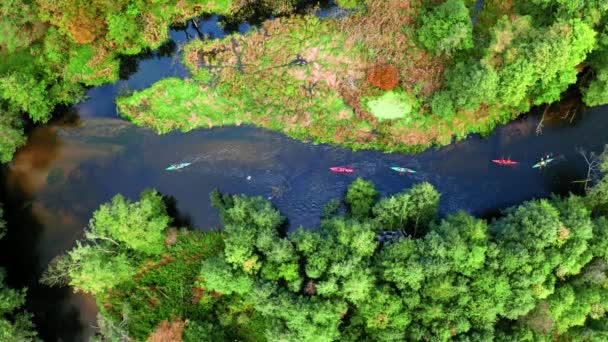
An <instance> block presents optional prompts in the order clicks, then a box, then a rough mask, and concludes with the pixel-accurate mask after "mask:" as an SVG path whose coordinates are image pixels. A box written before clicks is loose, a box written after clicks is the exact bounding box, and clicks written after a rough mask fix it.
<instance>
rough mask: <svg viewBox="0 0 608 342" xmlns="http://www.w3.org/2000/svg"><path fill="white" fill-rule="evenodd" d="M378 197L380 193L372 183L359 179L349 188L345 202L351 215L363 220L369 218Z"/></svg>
mask: <svg viewBox="0 0 608 342" xmlns="http://www.w3.org/2000/svg"><path fill="white" fill-rule="evenodd" d="M377 197H378V191H376V188H375V187H374V184H373V183H372V182H370V181H366V180H364V179H362V178H357V179H356V180H355V181H354V182H353V183H352V184H351V185H350V186H349V187H348V190H347V192H346V197H345V198H344V200H345V202H346V204H347V205H348V207H349V209H350V213H351V215H352V216H353V217H354V218H356V219H359V220H361V219H364V218H366V217H368V216H369V214H370V213H371V210H372V206H373V205H374V203H375V202H376V198H377Z"/></svg>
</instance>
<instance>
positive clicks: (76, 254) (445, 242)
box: [47, 179, 608, 341]
mask: <svg viewBox="0 0 608 342" xmlns="http://www.w3.org/2000/svg"><path fill="white" fill-rule="evenodd" d="M602 182H608V181H606V180H605V179H604V180H602V181H601V182H600V183H598V185H597V186H599V187H601V186H603V184H604V183H602ZM594 189H596V188H591V190H590V192H589V194H588V195H587V196H584V197H580V196H576V195H569V196H567V197H552V198H550V199H541V200H532V201H528V202H525V203H523V204H521V205H518V206H514V207H511V208H508V209H506V210H505V211H504V212H503V214H502V215H501V216H500V217H498V218H496V219H494V220H492V221H487V220H484V219H479V218H475V217H473V216H471V215H469V214H467V213H464V212H458V213H455V214H451V215H448V216H446V217H443V218H441V217H438V215H437V207H438V202H439V194H438V193H437V192H436V191H435V189H434V188H433V186H432V185H430V184H428V183H421V184H417V185H415V186H414V187H412V188H411V189H407V190H405V191H403V192H401V193H397V194H394V195H391V196H388V197H386V198H383V199H380V200H377V196H378V194H377V192H376V190H375V189H374V186H373V184H372V183H370V182H367V181H364V180H362V179H358V180H356V181H355V182H353V183H352V185H351V186H350V187H349V189H348V191H347V192H346V195H345V198H344V201H345V202H346V204H347V205H348V207H349V208H350V210H349V211H347V212H346V213H339V212H336V211H334V210H328V211H327V212H326V216H325V218H324V219H323V220H322V221H321V224H320V226H319V227H318V228H316V229H312V230H305V229H303V228H298V229H296V230H294V231H291V232H286V231H285V226H284V223H285V221H284V218H283V217H282V216H281V215H280V214H279V212H278V211H277V210H276V209H275V208H273V207H272V206H271V205H270V203H269V202H267V201H266V200H264V199H262V198H260V197H253V198H250V197H246V196H243V195H229V194H221V193H219V192H214V193H213V194H212V196H211V197H212V203H213V205H214V206H215V207H216V208H217V209H218V210H219V213H220V217H221V220H222V224H223V231H221V232H192V231H190V232H188V231H185V230H181V231H179V233H178V234H177V239H176V243H175V244H173V245H171V244H167V243H165V245H164V246H161V247H160V249H159V250H157V251H155V253H149V251H143V250H141V249H137V248H133V247H132V246H130V245H129V243H128V242H127V241H128V239H125V237H126V236H138V235H137V234H139V233H143V232H147V231H149V228H147V227H148V226H150V224H143V222H144V221H145V220H142V221H135V222H140V223H141V224H139V225H132V224H131V222H133V219H132V218H129V219H125V218H120V216H119V215H118V214H117V213H119V212H123V211H124V212H130V213H131V215H143V216H142V217H150V216H151V217H159V218H163V219H162V220H161V221H162V222H168V221H167V220H168V219H167V218H166V213H165V211H164V207H163V206H162V205H160V204H159V203H160V202H158V201H159V200H160V198H159V196H158V194H156V193H155V192H152V191H146V192H144V193H143V194H142V197H141V199H140V201H139V202H134V203H130V202H124V201H125V200H124V199H123V198H122V197H116V198H114V199H113V201H112V203H111V204H110V205H103V206H102V207H101V209H100V210H98V211H97V212H95V213H94V215H93V216H94V219H93V220H91V222H92V223H91V225H90V226H91V227H90V229H91V233H89V234H87V239H88V241H86V242H85V243H86V245H80V244H79V245H77V246H76V247H75V248H74V249H73V250H72V251H70V252H69V253H68V255H67V256H66V257H64V258H63V262H64V263H65V264H66V265H67V266H64V268H63V269H64V270H65V269H67V270H69V272H68V274H67V276H68V278H69V279H70V284H72V285H73V286H75V287H76V289H78V290H83V291H88V292H91V293H93V294H95V296H96V297H97V299H98V301H99V302H100V303H101V304H100V305H101V306H100V309H101V314H102V319H103V321H104V322H110V323H111V324H110V323H104V324H106V325H107V326H114V327H117V326H119V323H120V322H123V323H122V324H123V325H122V326H123V328H122V329H125V330H123V331H122V332H121V333H122V334H127V335H129V336H131V337H133V338H135V339H136V340H144V339H145V338H146V337H147V336H148V335H150V334H151V333H153V332H154V333H155V334H160V333H161V331H163V329H165V330H167V329H169V327H171V326H173V325H171V324H181V323H176V322H178V321H175V319H181V320H186V323H185V326H183V338H184V339H185V340H186V341H188V340H192V341H194V340H196V339H199V340H200V339H207V338H212V337H219V336H221V338H223V339H242V338H251V339H253V340H278V339H284V340H299V341H300V340H301V341H335V340H349V341H350V340H353V341H354V340H429V339H431V340H442V341H445V340H454V339H457V340H491V339H495V340H512V339H518V340H522V339H523V340H526V339H527V340H551V339H552V338H554V337H555V336H559V337H563V338H568V336H576V334H584V335H585V336H593V337H594V338H596V337H597V338H599V336H605V334H606V329H605V328H604V327H605V319H606V318H605V312H606V296H608V290H607V289H606V287H605V286H604V284H605V281H606V277H607V275H608V273H607V271H608V267H607V266H606V255H607V254H608V253H607V252H606V246H608V234H607V233H606V228H608V225H607V222H608V218H607V217H606V216H604V215H605V214H606V211H604V210H603V209H602V208H605V206H606V204H608V197H607V196H606V195H605V194H606V192H604V191H599V190H594ZM332 206H333V207H335V206H336V205H335V204H332ZM154 212H156V213H155V214H153V213H154ZM108 213H114V214H112V215H110V216H107V215H108ZM135 213H137V214H135ZM106 216H107V217H116V219H115V220H116V221H115V224H116V225H120V224H122V225H125V226H129V225H130V226H129V227H131V228H130V229H131V230H133V229H135V230H138V231H137V232H130V233H129V234H126V233H125V231H124V230H122V229H116V230H110V229H108V230H101V229H100V228H98V227H97V225H98V224H101V222H105V221H104V220H102V219H100V218H101V217H106ZM152 221H154V220H152ZM151 226H154V225H153V224H152V225H151ZM159 227H160V225H159ZM395 230H398V231H402V232H404V234H401V235H393V236H391V237H390V238H388V239H387V238H383V239H381V238H380V236H383V234H384V233H385V232H387V231H395ZM102 231H103V232H107V233H104V234H107V235H105V237H101V236H98V237H95V240H91V239H93V238H94V234H93V233H94V232H98V233H100V232H102ZM152 231H154V232H158V231H160V232H163V233H164V234H169V231H163V230H160V229H158V230H156V229H153V230H152ZM125 234H126V235H125ZM132 234H135V235H132ZM100 235H102V234H100ZM106 238H107V239H106ZM108 239H111V240H112V241H108ZM154 241H156V240H154ZM152 245H154V243H152ZM138 269H139V270H138ZM58 270H59V271H61V268H60V267H57V266H55V270H53V269H51V270H50V271H49V272H48V273H47V277H48V279H52V275H53V272H57V271H58ZM169 288H172V289H177V288H179V289H181V290H179V291H177V292H168V289H169ZM125 310H127V311H125ZM125 320H126V321H125ZM112 322H113V323H112ZM125 322H126V323H125ZM167 322H173V323H171V324H168V323H167ZM178 326H181V325H178ZM116 329H118V328H116ZM116 329H114V330H112V331H111V332H109V333H113V334H116V333H117V331H118V330H116ZM169 330H170V329H169Z"/></svg>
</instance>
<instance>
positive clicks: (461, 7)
mask: <svg viewBox="0 0 608 342" xmlns="http://www.w3.org/2000/svg"><path fill="white" fill-rule="evenodd" d="M472 31H473V28H472V25H471V18H470V16H469V11H468V9H467V7H466V6H465V4H464V2H463V1H461V0H448V1H446V2H444V3H442V4H440V5H439V6H437V7H435V8H433V10H432V11H430V12H428V13H425V14H424V15H422V16H421V18H420V28H419V29H418V30H417V32H418V40H419V41H420V43H421V44H422V45H423V46H424V47H425V48H426V49H427V50H429V51H431V52H434V53H436V54H440V53H444V52H446V53H451V52H453V51H457V50H463V49H469V48H471V47H473V35H472Z"/></svg>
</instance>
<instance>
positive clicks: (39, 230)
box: [0, 17, 608, 341]
mask: <svg viewBox="0 0 608 342" xmlns="http://www.w3.org/2000/svg"><path fill="white" fill-rule="evenodd" d="M199 28H200V31H201V33H202V34H206V35H208V36H209V37H210V38H214V37H221V36H222V35H223V34H224V32H223V30H222V29H221V28H220V27H218V25H217V18H215V17H211V18H210V19H208V20H206V21H201V23H200V25H199ZM246 29H247V25H242V26H240V27H239V30H242V31H244V30H246ZM197 34H198V33H197V32H195V31H194V30H193V28H192V27H189V28H188V29H186V30H182V31H172V32H171V36H172V38H173V43H170V44H167V45H166V46H164V48H163V49H161V50H159V51H157V52H154V53H150V54H148V55H145V56H140V57H138V58H137V59H133V60H130V61H128V63H126V65H128V68H126V70H124V75H123V76H124V78H125V79H124V80H121V81H119V82H118V83H116V84H113V85H106V86H102V87H97V88H93V89H90V90H89V91H88V96H89V98H88V100H87V101H85V102H83V103H81V104H79V105H76V106H73V107H71V108H69V109H66V110H65V112H64V113H60V114H59V115H57V119H55V120H54V121H53V122H51V123H50V124H48V125H46V126H44V127H39V128H36V129H34V130H33V131H32V132H31V134H30V137H29V140H28V143H27V145H26V146H25V147H23V148H22V149H20V150H19V151H18V153H17V154H16V156H15V159H14V160H13V162H11V163H10V164H8V165H6V166H4V167H3V168H2V171H1V176H0V181H1V182H0V185H1V186H0V189H2V190H1V192H0V201H2V202H4V203H5V211H6V213H7V215H6V220H7V222H8V224H9V233H8V235H7V236H6V237H5V239H3V240H2V241H1V242H0V246H1V249H0V251H1V252H0V264H1V265H3V266H4V267H6V268H7V271H8V274H9V278H8V281H9V284H10V285H11V286H15V287H22V286H28V287H29V288H30V290H29V293H28V301H27V308H28V310H30V311H31V312H32V313H33V314H34V315H35V319H34V321H35V323H36V325H37V326H38V329H39V330H40V332H41V336H42V337H43V338H44V340H45V341H58V340H61V341H83V340H86V338H87V336H90V334H91V333H92V332H93V331H94V327H93V325H94V322H95V314H96V308H95V303H94V301H93V299H92V298H91V297H89V296H85V295H80V294H73V293H72V291H71V289H69V288H60V289H51V288H48V287H45V286H41V285H39V284H38V283H37V280H38V278H39V277H40V274H41V272H42V271H43V270H44V268H45V267H46V266H47V264H48V263H49V261H50V260H51V259H52V258H54V257H55V256H56V255H59V254H61V253H62V252H64V251H65V250H67V249H69V248H71V247H72V246H73V245H74V242H75V240H76V239H78V238H80V237H81V236H82V230H83V227H85V226H86V224H87V222H88V220H89V219H90V217H91V213H92V211H93V210H95V209H96V208H97V207H98V206H99V205H100V204H102V203H104V202H106V201H108V200H109V199H110V198H111V197H112V196H113V195H115V194H117V193H121V194H123V195H125V196H126V197H128V198H131V199H136V198H137V197H138V195H139V193H140V192H141V191H142V190H144V189H145V188H155V189H157V190H158V191H160V192H161V193H162V194H164V195H168V196H172V197H173V198H174V199H175V206H176V209H177V212H178V215H179V219H180V222H181V223H182V224H184V225H190V226H191V227H195V228H196V229H212V228H217V227H218V217H217V213H216V212H215V210H213V208H212V207H211V205H210V201H209V196H208V194H209V192H210V191H211V190H213V189H214V188H219V189H220V190H222V191H227V192H232V193H244V194H247V195H252V196H263V197H265V198H269V199H270V200H271V201H272V203H273V204H274V205H275V206H276V207H277V208H278V209H279V210H280V211H281V212H282V213H283V214H284V215H285V216H286V217H287V218H288V219H289V223H290V226H291V227H292V228H295V227H298V226H300V225H302V226H304V227H305V228H313V227H314V226H315V225H316V224H317V223H318V222H319V213H320V211H321V209H322V208H323V205H324V204H325V203H326V202H327V201H328V200H330V199H331V198H334V197H338V196H341V195H342V194H343V193H344V191H345V189H346V187H347V185H348V184H349V183H350V182H352V181H353V180H354V179H355V178H356V177H363V178H366V179H369V180H372V181H374V182H375V183H376V185H377V188H378V190H379V191H381V192H382V193H383V194H384V195H388V194H392V193H396V192H399V191H401V190H403V189H406V188H408V187H410V186H411V185H412V184H414V183H416V182H421V181H428V182H430V183H432V184H433V185H434V186H435V187H436V188H437V189H438V190H439V191H440V192H441V193H442V197H441V202H440V210H441V213H442V214H447V213H452V212H455V211H458V210H465V211H467V212H470V213H474V214H478V215H484V216H491V215H493V214H495V213H496V211H497V210H498V209H500V208H504V207H506V206H509V205H511V204H515V203H519V202H521V201H524V200H528V199H532V198H537V197H547V196H549V195H550V194H551V193H559V194H564V193H567V192H568V191H580V190H581V189H580V184H578V183H573V181H576V180H579V179H581V178H582V177H584V175H585V173H586V164H585V163H584V161H583V159H582V158H581V157H580V155H579V154H578V152H577V150H576V149H577V148H584V149H586V150H590V151H600V150H601V148H602V146H603V145H604V144H605V143H606V138H605V136H606V135H605V132H606V129H608V107H607V106H605V107H598V108H592V109H589V110H587V111H584V112H581V113H578V114H577V115H576V117H575V119H574V120H573V121H572V122H570V120H568V119H565V120H564V119H560V118H559V117H558V116H555V115H554V116H553V119H550V118H549V119H547V120H546V123H545V127H544V129H543V133H542V134H540V135H537V134H536V133H535V129H536V126H537V124H538V122H539V120H540V115H539V114H540V113H536V114H535V113H531V114H528V115H525V116H523V117H522V118H520V119H518V120H516V121H514V122H512V123H510V124H508V125H505V126H501V127H499V128H498V129H496V130H495V131H494V133H493V134H492V135H491V136H489V137H487V138H481V137H478V136H471V137H469V138H467V139H466V140H464V141H461V142H457V143H454V144H451V145H450V146H447V147H444V148H441V149H439V150H428V151H426V152H423V153H421V154H417V155H413V156H410V155H404V154H385V153H380V152H375V151H359V152H352V151H350V150H346V149H342V148H337V147H333V146H327V145H313V144H309V143H303V142H300V141H296V140H293V139H290V138H288V137H286V136H283V135H281V134H279V133H275V132H270V131H265V130H260V129H256V128H254V127H227V128H213V129H200V130H195V131H192V132H189V133H186V134H184V133H178V132H176V133H171V134H166V135H156V134H155V133H153V132H152V131H151V130H149V129H145V128H138V127H135V126H133V125H131V124H130V123H128V122H126V121H124V120H122V119H121V118H120V117H118V116H117V114H116V108H115V104H114V98H115V97H116V96H117V95H118V94H120V93H121V92H122V91H124V90H125V89H143V88H146V87H148V86H150V85H151V84H152V83H154V82H155V81H157V80H159V79H161V78H164V77H167V76H179V77H187V76H188V72H187V71H186V70H185V69H184V67H183V66H182V64H181V62H180V61H179V58H178V57H177V56H178V52H177V51H178V46H179V45H181V44H183V43H184V42H185V41H186V40H188V39H191V38H192V37H193V36H195V35H197ZM555 107H556V108H557V106H555ZM549 117H551V116H549ZM547 153H553V154H554V155H555V156H556V157H557V161H556V162H555V163H554V164H552V165H551V166H550V167H548V168H546V169H544V170H540V171H539V170H537V169H532V168H531V166H532V164H534V163H535V162H537V161H538V160H539V158H540V157H541V156H543V155H545V154H547ZM501 157H504V158H507V157H510V158H512V159H514V160H517V161H519V162H520V163H521V164H520V165H518V166H515V167H501V166H498V165H495V164H493V163H491V162H490V160H491V159H496V158H501ZM190 160H197V161H196V162H195V163H194V164H192V165H191V166H189V167H187V168H185V169H183V170H180V171H177V172H168V171H165V170H164V169H165V168H166V167H167V166H168V165H170V164H172V163H175V162H180V161H190ZM336 165H349V166H351V167H352V168H354V169H355V173H354V174H353V175H340V174H333V173H331V172H329V170H328V168H329V167H331V166H336ZM390 166H407V167H409V168H412V169H414V170H417V171H418V172H417V173H416V174H413V175H400V174H398V173H395V172H394V171H391V170H390V169H389V167H390Z"/></svg>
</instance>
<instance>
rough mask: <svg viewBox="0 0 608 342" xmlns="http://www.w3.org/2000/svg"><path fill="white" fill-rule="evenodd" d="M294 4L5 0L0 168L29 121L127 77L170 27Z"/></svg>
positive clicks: (0, 11) (280, 0)
mask: <svg viewBox="0 0 608 342" xmlns="http://www.w3.org/2000/svg"><path fill="white" fill-rule="evenodd" d="M295 4H296V1H295V0H249V1H232V0H204V1H197V0H180V1H171V0H134V1H130V0H117V1H84V0H34V1H28V0H5V1H2V2H1V4H0V32H1V33H2V34H1V35H0V161H2V162H6V161H9V160H11V159H12V155H13V153H14V151H15V150H16V149H17V148H18V147H19V146H22V145H23V144H24V143H25V137H24V133H23V126H24V122H23V121H24V120H23V119H22V118H21V115H22V114H26V115H27V117H28V119H29V121H31V122H33V123H38V124H40V123H45V122H47V121H48V120H49V119H50V118H51V114H52V111H53V109H54V108H55V107H56V106H57V105H69V104H74V103H76V102H79V101H81V100H83V99H84V91H85V89H86V87H90V86H98V85H102V84H105V83H113V82H116V81H117V80H118V79H119V78H121V76H122V77H125V75H121V73H122V74H124V72H125V70H126V69H125V68H123V69H122V70H121V61H124V60H125V58H124V57H125V56H129V55H137V54H141V53H143V52H146V51H149V50H150V49H156V48H159V47H160V46H161V45H162V44H163V43H164V42H166V41H168V39H169V32H168V27H169V25H183V24H184V23H186V21H187V20H188V19H190V18H192V17H196V16H200V15H204V14H211V13H216V14H220V15H225V16H228V17H230V18H231V19H232V20H240V19H239V18H242V17H245V16H249V15H251V14H252V12H254V10H256V11H263V12H268V13H274V14H283V13H287V12H291V11H293V9H294V5H295Z"/></svg>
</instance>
